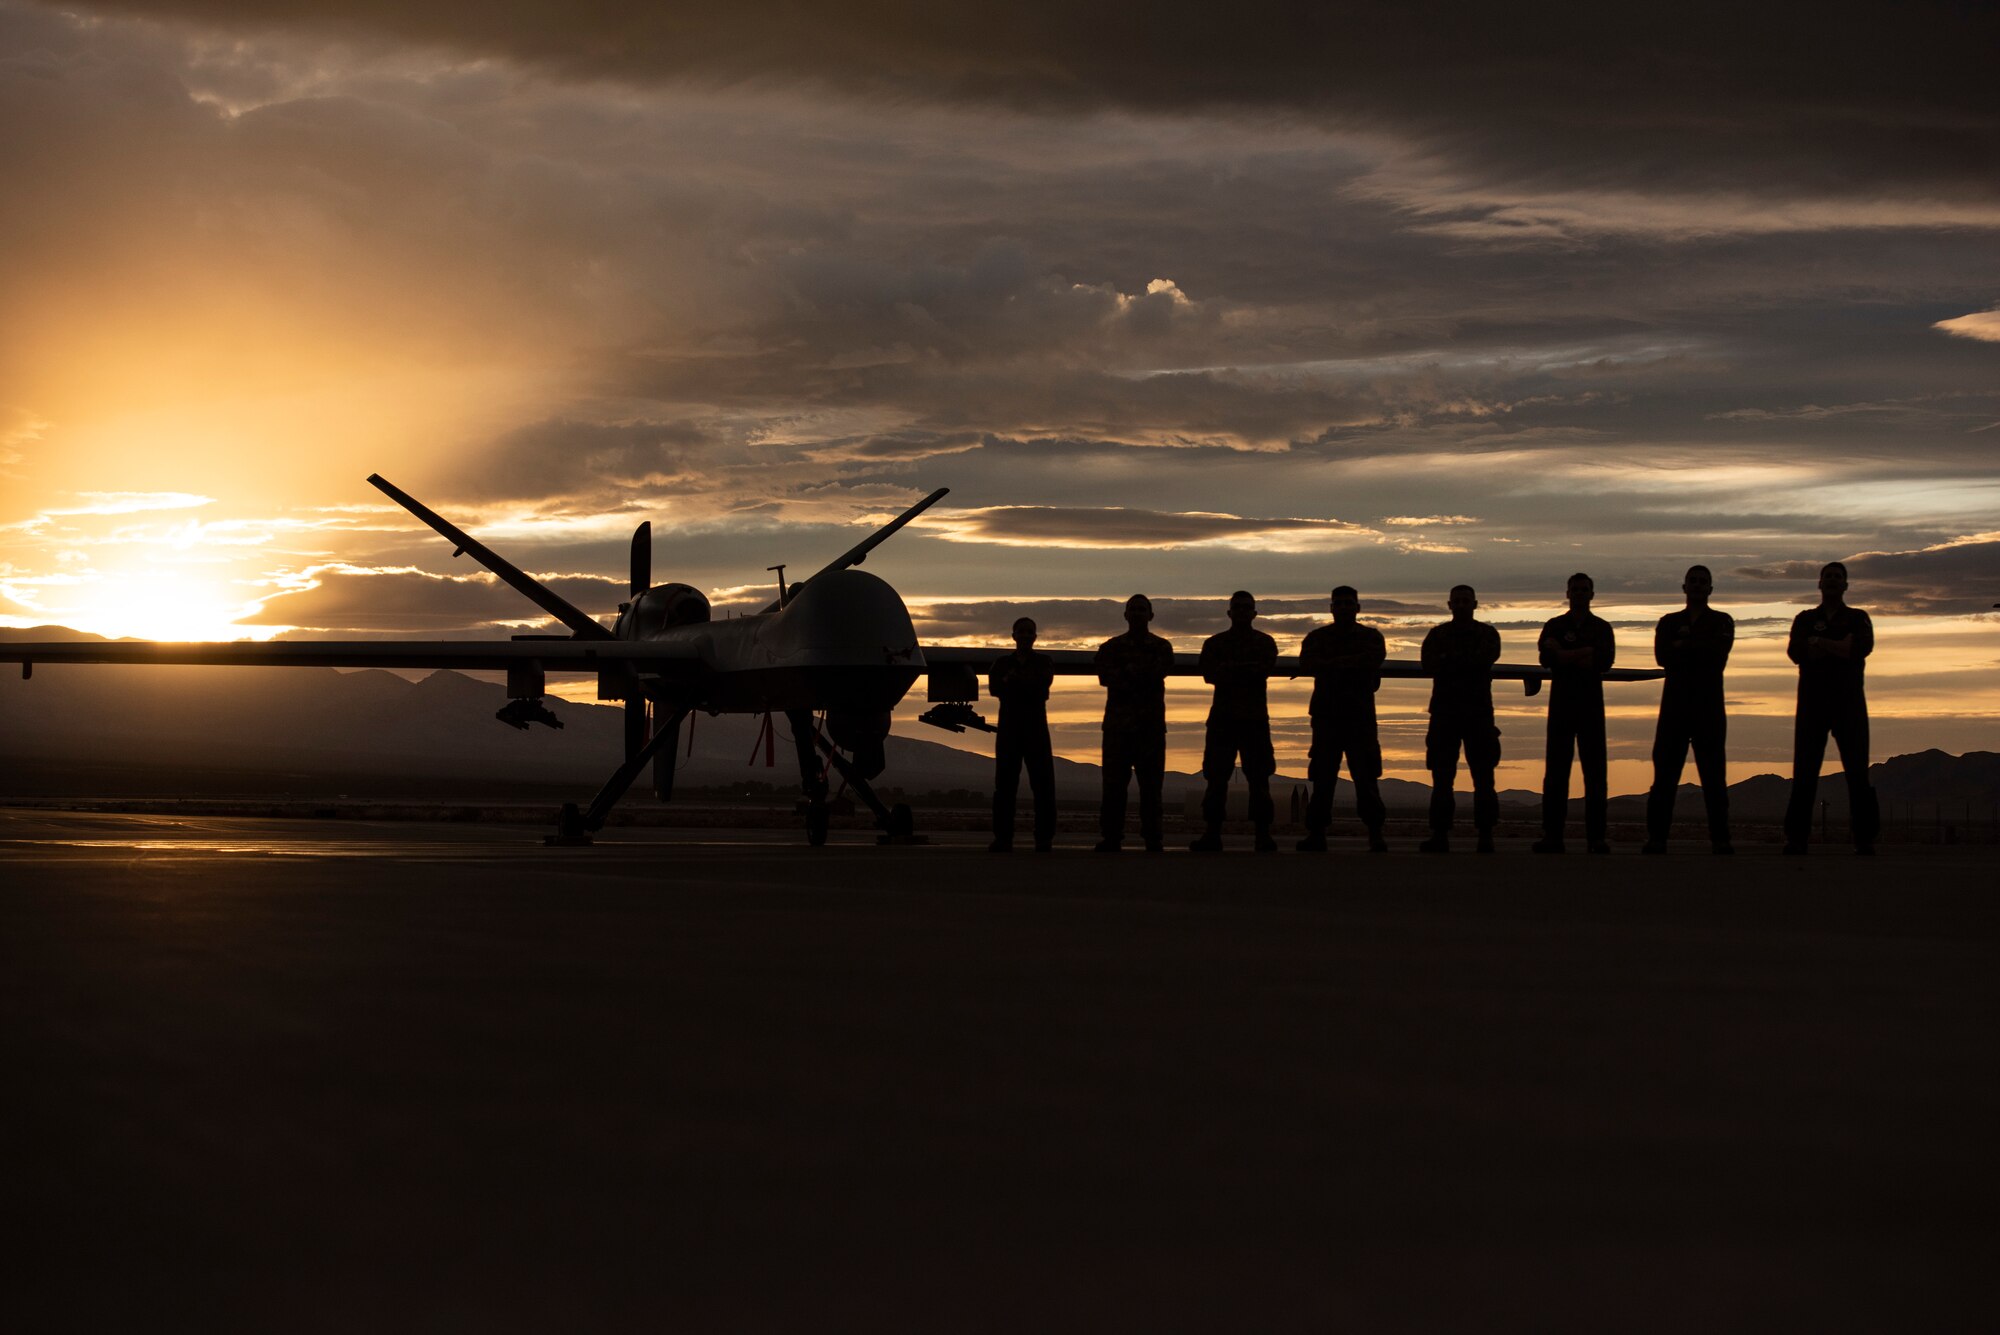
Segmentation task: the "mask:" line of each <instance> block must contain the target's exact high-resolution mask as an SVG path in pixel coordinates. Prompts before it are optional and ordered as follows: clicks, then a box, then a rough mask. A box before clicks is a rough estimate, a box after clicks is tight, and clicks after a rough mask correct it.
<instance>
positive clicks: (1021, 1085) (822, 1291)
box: [0, 809, 2000, 1331]
mask: <svg viewBox="0 0 2000 1335" xmlns="http://www.w3.org/2000/svg"><path fill="white" fill-rule="evenodd" d="M1405 846H1406V847H1407V845H1405ZM1522 848H1523V845H1522V844H1521V843H1519V842H1513V843H1511V845H1509V846H1503V852H1502V854H1501V855H1500V856H1498V857H1493V858H1478V857H1474V856H1471V855H1455V856H1453V857H1451V858H1447V859H1427V858H1420V857H1418V856H1416V855H1415V854H1413V853H1408V852H1403V853H1395V854H1391V855H1389V856H1387V857H1377V858H1371V857H1368V856H1366V855H1364V854H1362V853H1360V852H1358V851H1356V849H1355V847H1354V846H1353V845H1351V844H1350V845H1348V847H1347V848H1345V849H1344V850H1343V851H1341V852H1337V853H1335V854H1334V855H1332V856H1331V857H1326V858H1312V857H1305V856H1297V855H1292V854H1289V853H1287V854H1285V855H1282V856H1278V857H1267V858H1257V857H1253V856H1251V855H1249V854H1247V853H1237V854H1233V855H1228V856H1225V857H1221V858H1214V859H1198V858H1195V857H1191V856H1189V855H1186V854H1184V853H1170V854H1167V855H1165V856H1161V857H1152V858H1149V857H1144V856H1141V855H1138V854H1127V855H1125V856H1124V857H1121V858H1118V859H1107V858H1102V857H1095V856H1093V855H1091V854H1090V853H1089V852H1088V851H1086V850H1085V849H1084V848H1083V847H1081V846H1078V847H1075V848H1071V849H1065V850H1062V851H1059V852H1058V853H1057V854H1055V855H1053V856H1051V857H1046V858H1038V857H1033V856H1030V855H1026V854H1017V855H1015V856H1014V857H1012V858H1011V859H1001V858H994V857H989V856H988V855H986V854H984V853H983V852H982V851H980V842H979V840H978V837H977V836H972V835H963V836H944V837H942V838H941V839H940V840H939V842H937V843H935V844H932V845H930V846H926V847H917V848H886V849H878V848H876V847H874V846H873V845H872V843H869V842H867V841H866V840H865V838H864V837H863V836H860V835H850V836H844V837H843V836H836V843H835V844H834V845H833V846H830V847H828V848H826V849H822V850H818V851H813V850H808V849H806V848H804V847H801V846H798V845H797V844H796V843H795V842H794V840H793V839H792V838H791V837H788V836H785V835H781V834H775V833H770V832H745V833H741V834H731V833H729V832H727V831H715V830H702V831H695V832H685V833H676V832H672V831H665V830H633V831H620V832H618V833H617V837H616V838H615V839H611V840H606V841H604V842H601V843H600V844H598V845H597V846H596V847H593V848H588V849H545V848H543V847H541V846H540V844H539V842H538V841H537V839H536V836H535V835H534V834H533V833H530V832H528V831H524V830H522V829H519V828H510V827H494V826H484V825H474V824H456V825H446V824H437V825H423V824H411V823H371V822H359V821H352V822H349V821H342V822H328V821H274V820H256V819H245V818H194V817H166V816H144V815H129V814H111V813H103V812H94V813H93V812H80V813H65V812H60V811H51V810H21V809H17V810H12V811H0V916H3V917H4V925H0V940H4V942H5V945H6V958H5V967H4V976H0V998H4V1003H3V1004H0V1055H4V1060H5V1063H6V1070H7V1073H8V1080H7V1084H6V1097H5V1111H4V1114H0V1124H4V1125H5V1126H6V1127H7V1128H8V1129H9V1134H8V1135H7V1137H6V1144H7V1146H8V1149H9V1157H10V1163H9V1168H8V1173H7V1181H8V1187H7V1190H6V1192H5V1193H4V1196H5V1200H6V1206H5V1209H6V1212H7V1214H8V1216H10V1219H9V1220H8V1222H10V1223H11V1224H12V1227H11V1228H10V1229H9V1232H10V1234H11V1235H12V1236H14V1237H15V1238H16V1239H28V1240H29V1241H28V1244H27V1245H26V1246H25V1247H23V1246H22V1245H21V1244H20V1243H18V1242H17V1243H16V1244H14V1245H13V1246H12V1247H11V1248H10V1254H9V1259H10V1260H11V1261H12V1262H14V1263H15V1266H14V1278H13V1279H12V1280H10V1282H9V1283H8V1284H7V1285H6V1286H5V1296H4V1297H0V1323H4V1325H5V1327H6V1328H7V1329H9V1330H33V1329H49V1328H69V1329H87V1330H102V1329H113V1328H120V1327H129V1326H132V1325H133V1324H134V1323H137V1324H143V1325H145V1326H147V1327H149V1328H161V1327H164V1328H169V1329H181V1328H203V1329H215V1328H219V1327H239V1328H241V1327H248V1328H258V1329H285V1330H326V1331H353V1330H419V1329H421V1330H514V1329H522V1330H527V1329H533V1330H546V1329H593V1328H594V1329H606V1328H630V1327H634V1326H639V1325H642V1324H643V1325H644V1326H646V1327H648V1328H654V1329H676V1330H716V1329H733V1330H762V1329H789V1330H802V1329H809V1330H849V1329H851V1330H898V1329H902V1330H1023V1329H1051V1328H1054V1329H1105V1328H1115V1329H1145V1330H1163V1329H1200V1330H1208V1329H1246V1328H1249V1329H1254V1328H1269V1327H1272V1326H1289V1327H1301V1326H1312V1327H1319V1328H1344V1329H1353V1330H1367V1331H1376V1330H1450V1331H1463V1330H1538V1331H1550V1330H1577V1331H1586V1330H1587V1331H1605V1330H1626V1331H1629V1330H1660V1331H1669V1330H1671V1331H1685V1330H1692V1329H1703V1330H1716V1329H1730V1330H1770V1329H1811V1330H1818V1331H1825V1330H1878V1329H1884V1328H1897V1329H1921V1330H1960V1329H1975V1328H1982V1327H1983V1328H1989V1329H1990V1328H1991V1324H1992V1322H1993V1320H1994V1318H1995V1316H1996V1301H1995V1298H1994V1292H1995V1290H1994V1286H1993V1283H1992V1279H1993V1274H1992V1264H1993V1258H1994V1256H1995V1255H1996V1254H2000V1253H1996V1243H2000V1207H1996V1201H2000V1153H1996V1136H1995V1131H1994V1128H1995V1127H2000V1042H1996V1033H1997V1032H2000V1025H1996V1021H2000V876H1996V872H2000V856H1997V855H1996V851H1995V850H1994V849H1992V848H1980V847H1974V848H1908V849H1897V850H1894V851H1893V852H1891V853H1890V854H1888V855H1886V856H1883V857H1881V858H1877V859H1874V860H1872V861H1868V860H1862V859H1857V858H1854V857H1852V856H1849V855H1848V854H1846V853H1845V852H1844V851H1841V850H1829V851H1825V852H1816V855H1815V856H1812V857H1809V858H1806V859H1783V858H1780V857H1778V856H1776V854H1775V851H1774V850H1773V849H1771V848H1770V847H1769V846H1767V845H1766V846H1755V847H1748V848H1746V850H1745V852H1744V853H1743V854H1742V855H1740V856H1738V857H1737V858H1735V859H1714V858H1710V857H1708V856H1706V854H1705V853H1704V852H1701V851H1697V849H1696V848H1695V846H1693V845H1689V846H1688V847H1687V848H1685V849H1683V850H1677V852H1676V854H1675V855H1674V856H1671V857H1668V858H1663V859H1662V858H1641V857H1639V856H1637V855H1636V852H1634V851H1633V850H1632V849H1631V848H1630V847H1629V846H1628V847H1626V848H1625V849H1622V850H1621V851H1620V853H1619V855H1617V856H1615V857H1613V858H1610V859H1603V858H1586V857H1582V856H1571V857H1568V858H1565V859H1546V858H1531V857H1529V856H1527V855H1526V854H1525V852H1523V851H1521V850H1522ZM114 1323H115V1324H114Z"/></svg>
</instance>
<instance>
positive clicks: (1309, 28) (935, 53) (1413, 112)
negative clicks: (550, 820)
mask: <svg viewBox="0 0 2000 1335" xmlns="http://www.w3.org/2000/svg"><path fill="white" fill-rule="evenodd" d="M121 7H122V8H126V9H128V10H132V11H136V12H143V13H148V14H154V15H161V16H171V17H177V18H189V19H194V20H197V21H202V22H210V23H217V24H222V25H225V26H230V27H235V28H239V29H241V28H251V29H256V28H266V27H275V26H292V27H303V28H312V29H317V30H320V31H330V32H341V31H348V32H352V31H357V30H360V31H368V32H376V33H383V34H388V35H391V36H394V37H397V38H402V39H409V40H416V41H423V42H433V43H438V44H442V45H447V46H453V47H458V48H460V49H465V50H472V51H484V52H492V53H497V54H502V55H505V56H508V57H511V58H514V59H517V60H522V61H526V62H530V63H534V64H538V65H541V66H544V67H546V68H549V69H552V70H555V71H558V72H561V73H565V74H571V75H576V76H580V77H602V76H610V77H614V78H622V79H628V80H641V81H655V80H667V81H695V82H700V83H704V84H711V85H715V84H736V83H753V84H765V85H768V84H794V85H798V84H803V85H805V86H810V87H816V88H820V89H828V90H835V89H837V90H844V91H847V92H849V93H853V94H857V95H860V96H864V97H872V98H881V99H889V100H893V101H899V102H908V101H910V100H912V99H926V100H933V101H946V102H983V103H999V104H1003V105H1007V106H1011V107H1015V108H1021V109H1032V110H1042V111H1088V110H1095V109H1102V108H1112V107H1122V108H1130V109H1135V110H1139V111H1142V112H1168V113H1180V112H1188V111H1193V110H1211V111H1212V110H1216V109H1232V108H1233V109H1238V110H1244V111H1262V112H1275V113H1291V114H1304V115H1307V116H1316V117H1324V118H1329V119H1335V120H1358V121H1365V122H1366V123H1368V124H1369V125H1371V126H1381V125H1385V124H1386V125H1389V126H1391V127H1395V128H1398V129H1401V130H1402V131H1404V132H1405V133H1409V134H1413V135H1418V136H1421V137H1423V138H1424V139H1425V140H1426V141H1427V142H1428V143H1429V144H1430V145H1431V146H1432V148H1433V151H1435V152H1439V153H1443V154H1448V155H1451V156H1452V157H1454V158H1456V159H1457V160H1459V161H1463V162H1477V163H1481V164H1484V165H1485V166H1486V168H1487V169H1488V171H1489V172H1491V173H1493V174H1495V175H1504V176H1506V177H1508V178H1512V179H1516V180H1526V181H1530V182H1546V181H1548V180H1550V179H1552V178H1560V179H1563V180H1565V181H1568V182H1572V183H1583V184H1598V185H1605V186H1609V187H1617V186H1621V185H1624V184H1627V183H1630V182H1633V181H1645V182H1650V183H1654V184H1663V183H1664V184H1669V185H1671V186H1674V187H1677V188H1681V189H1685V190H1708V189H1716V188H1747V189H1753V190H1762V189H1766V188H1768V187H1769V186H1770V185H1771V181H1770V177H1769V167H1770V165H1771V164H1773V163H1783V164H1785V166H1786V168H1787V172H1786V175H1787V176H1788V178H1789V181H1790V184H1793V185H1801V186H1806V187H1810V188H1811V189H1814V190H1818V191H1823V192H1832V193H1840V194H1857V195H1861V194H1873V193H1877V192H1879V191H1881V190H1882V189H1884V188H1885V186H1887V185H1889V183H1891V182H1894V183H1897V184H1898V185H1901V186H1904V187H1908V186H1911V185H1922V186H1924V187H1927V188H1930V189H1933V190H1941V191H1949V192H1970V193H1978V194H1984V195H1987V196H1988V197H1991V195H1992V193H1993V191H1994V190H1995V188H1996V183H2000V150H1996V144H2000V135H1996V122H1995V101H1994V92H1993V87H1994V85H1993V81H1992V79H1991V77H1990V76H1991V69H1990V58H1991V53H1992V52H1993V51H1994V50H1995V49H2000V18H1996V15H1995V11H1994V10H1993V8H1992V7H1991V6H1990V5H1982V4H1975V3H1963V2H1960V0H1932V2H1931V3H1913V4H1902V5H1893V6H1892V5H1886V4H1853V3H1850V4H1836V5H1832V6H1822V7H1820V8H1817V9H1814V10H1812V11H1810V12H1809V13H1804V12H1800V11H1797V10H1793V9H1786V8H1782V7H1757V6H1744V5H1740V4H1722V3H1716V2H1715V0H1704V2H1703V3H1696V4H1690V5H1677V6H1674V7H1672V8H1661V7H1643V6H1642V7H1617V6H1605V5H1602V4H1598V3H1594V2H1593V0H1564V2H1563V3H1556V4H1547V5H1540V6H1536V7H1534V8H1533V9H1530V10H1522V9H1519V8H1518V7H1517V8H1505V7H1500V8H1481V7H1476V6H1473V7H1468V6H1465V5H1463V4H1458V3H1444V2H1443V0H1431V2H1430V3H1416V4H1412V3H1387V2H1386V0H1371V2H1369V3H1352V2H1350V3H1305V2H1304V0H1251V3H1247V4H1236V5H1229V6H1209V7H1202V6H1192V7H1179V8H1174V9H1168V10H1161V9H1159V8H1158V7H1157V6H1154V7H1147V6H1141V5H1091V6H1083V7H1078V6H1075V5H1073V4H1068V3H1064V0H1018V2H1017V3H1013V4H1009V5H1007V6H1006V7H1004V9H1002V8H996V7H991V6H961V5H939V4H935V3H929V2H928V0H847V2H846V3H829V4H823V5H813V6H806V7H800V6H797V5H793V4H789V3H785V2H784V0H744V2H743V3H738V4H732V5H728V6H708V7H692V6H684V5H676V6H672V7H666V8H650V9H649V8H642V7H634V6H631V5H628V4H625V3H623V2H622V0H589V2H587V3H574V2H573V0H572V2H567V3H562V4H556V3H553V2H552V0H551V2H547V3H521V4H512V5H506V6H490V5H478V4H471V3H464V2H462V0H461V2H459V3H442V4H430V5H405V4H400V3H392V0H334V2H333V3H327V2H326V0H310V3H308V0H127V2H126V3H125V4H124V5H122V6H121Z"/></svg>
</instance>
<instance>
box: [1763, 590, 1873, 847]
mask: <svg viewBox="0 0 2000 1335" xmlns="http://www.w3.org/2000/svg"><path fill="white" fill-rule="evenodd" d="M1813 635H1818V636H1820V637H1821V638H1823V639H1829V640H1839V639H1844V638H1846V637H1847V636H1848V635H1852V636H1853V637H1854V650H1853V656H1852V657H1850V658H1835V657H1833V656H1832V655H1830V654H1829V655H1827V656H1825V657H1822V658H1809V657H1808V656H1807V654H1806V639H1807V637H1809V636H1813ZM1785 652H1786V654H1787V655H1789V656H1790V658H1791V660H1792V661H1793V662H1794V663H1797V664H1798V665H1799V704H1798V713H1797V715H1796V717H1795V719H1794V721H1793V725H1792V799H1791V801H1790V803H1788V804H1787V805H1786V807H1785V842H1786V843H1787V844H1799V845H1803V844H1804V843H1805V842H1806V839H1807V837H1808V836H1810V835H1811V834H1812V821H1813V799H1814V797H1815V796H1816V795H1817V793H1818V791H1819V767H1820V762H1821V761H1823V760H1825V759H1826V737H1827V734H1828V733H1829V732H1830V733H1832V734H1833V742H1834V745H1835V746H1837V747H1839V748H1840V768H1841V771H1842V773H1843V774H1844V775H1845V777H1846V779H1847V810H1848V814H1849V819H1850V821H1851V822H1852V824H1853V829H1854V844H1855V847H1857V848H1868V847H1872V846H1873V845H1874V843H1875V836H1876V834H1877V833H1878V831H1879V828H1880V825H1881V817H1880V813H1879V811H1878V810H1877V808H1876V805H1875V789H1874V788H1873V787H1872V786H1870V784H1869V782H1868V697H1867V694H1866V691H1865V689H1864V685H1865V683H1864V680H1863V678H1864V672H1863V669H1864V667H1865V665H1866V662H1867V658H1868V655H1869V654H1871V653H1873V652H1875V623H1874V622H1872V621H1870V620H1869V619H1868V614H1867V613H1866V612H1864V611H1862V610H1861V609H1860V608H1858V607H1846V606H1842V607H1837V608H1826V607H1814V608H1809V609H1808V610H1806V611H1804V612H1801V613H1799V614H1798V615H1797V616H1796V617H1794V618H1792V634H1791V639H1790V641H1789V642H1788V643H1787V644H1786V646H1785Z"/></svg>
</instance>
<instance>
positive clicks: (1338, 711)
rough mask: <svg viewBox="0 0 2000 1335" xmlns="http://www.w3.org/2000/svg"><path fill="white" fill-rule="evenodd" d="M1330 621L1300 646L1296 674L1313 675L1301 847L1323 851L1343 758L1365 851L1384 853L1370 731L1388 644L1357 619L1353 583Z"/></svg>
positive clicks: (1377, 753) (1377, 761)
mask: <svg viewBox="0 0 2000 1335" xmlns="http://www.w3.org/2000/svg"><path fill="white" fill-rule="evenodd" d="M1331 608H1332V611H1333V624H1332V625H1331V626H1321V627H1320V628H1319V629H1318V630H1315V631H1313V632H1312V633H1311V634H1310V635H1307V636H1306V638H1305V643H1304V644H1302V645H1300V646H1299V672H1300V673H1301V674H1302V675H1305V676H1309V677H1311V678H1312V679H1313V693H1312V704H1311V705H1310V706H1309V707H1308V709H1309V712H1310V713H1311V715H1312V752H1311V760H1310V762H1309V764H1308V766H1307V769H1306V777H1307V778H1309V779H1311V780H1312V801H1311V802H1310V803H1309V804H1308V805H1307V807H1306V813H1305V815H1306V837H1305V838H1303V839H1301V840H1299V845H1298V847H1299V852H1301V853H1324V852H1325V851H1326V830H1327V827H1328V826H1329V825H1331V824H1333V794H1334V789H1335V788H1337V787H1338V786H1339V784H1340V761H1341V757H1342V756H1345V757H1346V758H1347V773H1348V776H1349V777H1350V778H1352V779H1353V780H1354V808H1355V814H1357V815H1358V816H1360V817H1361V823H1362V824H1363V825H1364V826H1366V827H1367V828H1368V848H1369V851H1370V852H1374V853H1386V852H1388V851H1389V845H1388V844H1387V843H1385V842H1383V839H1382V819H1383V817H1384V816H1385V815H1386V814H1387V812H1386V811H1385V810H1384V808H1383V805H1382V787H1381V784H1380V783H1379V782H1378V781H1379V780H1380V779H1381V777H1382V742H1381V739H1380V737H1379V736H1378V735H1377V733H1376V730H1375V692H1376V690H1377V689H1378V688H1379V687H1380V686H1381V685H1382V660H1383V659H1384V658H1386V657H1387V656H1388V647H1387V646H1386V645H1385V644H1384V643H1383V641H1382V632H1381V631H1379V630H1376V629H1375V628H1374V627H1373V626H1364V625H1362V624H1361V622H1360V621H1358V620H1357V619H1356V618H1357V616H1358V615H1359V614H1360V611H1361V595H1360V594H1358V593H1356V592H1355V591H1354V588H1353V586H1352V585H1347V584H1343V585H1341V586H1340V587H1339V588H1337V589H1335V590H1334V591H1333V600H1332V603H1331Z"/></svg>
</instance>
